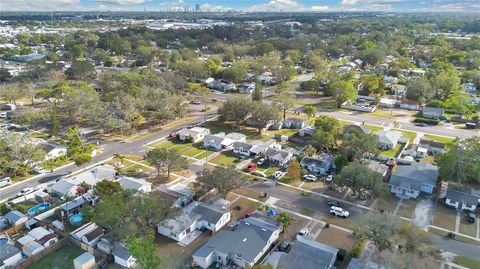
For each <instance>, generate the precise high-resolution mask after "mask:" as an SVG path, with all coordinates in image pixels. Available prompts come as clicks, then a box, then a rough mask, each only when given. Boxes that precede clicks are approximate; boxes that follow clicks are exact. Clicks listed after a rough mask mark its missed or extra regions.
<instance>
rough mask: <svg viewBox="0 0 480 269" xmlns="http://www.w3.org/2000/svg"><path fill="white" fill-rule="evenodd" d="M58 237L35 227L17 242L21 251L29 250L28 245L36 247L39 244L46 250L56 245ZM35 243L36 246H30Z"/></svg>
mask: <svg viewBox="0 0 480 269" xmlns="http://www.w3.org/2000/svg"><path fill="white" fill-rule="evenodd" d="M57 241H58V236H57V235H56V234H55V233H54V232H53V231H49V230H47V229H45V228H43V227H37V228H34V229H32V230H31V231H29V232H28V233H27V234H26V235H24V236H22V237H21V238H19V239H18V240H17V242H18V243H19V244H20V245H21V246H22V249H29V248H30V249H31V247H30V245H32V246H34V245H35V246H36V245H37V244H40V245H41V246H42V247H43V248H48V247H50V246H52V245H53V244H55V243H57ZM32 242H35V243H36V244H32Z"/></svg>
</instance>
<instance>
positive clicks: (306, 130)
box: [298, 126, 315, 137]
mask: <svg viewBox="0 0 480 269" xmlns="http://www.w3.org/2000/svg"><path fill="white" fill-rule="evenodd" d="M313 133H315V127H314V126H305V127H303V128H302V129H301V130H300V131H298V135H299V136H304V137H312V136H313Z"/></svg>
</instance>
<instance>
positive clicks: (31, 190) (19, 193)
mask: <svg viewBox="0 0 480 269" xmlns="http://www.w3.org/2000/svg"><path fill="white" fill-rule="evenodd" d="M36 190H37V189H36V188H23V189H22V190H21V191H19V192H18V193H17V197H21V196H25V195H28V194H30V193H33V192H35V191H36Z"/></svg>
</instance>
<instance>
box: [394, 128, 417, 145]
mask: <svg viewBox="0 0 480 269" xmlns="http://www.w3.org/2000/svg"><path fill="white" fill-rule="evenodd" d="M392 130H394V131H399V132H401V133H402V134H403V136H402V137H407V138H408V140H409V141H410V144H412V143H413V140H415V138H416V137H417V133H415V132H410V131H405V130H400V129H392Z"/></svg>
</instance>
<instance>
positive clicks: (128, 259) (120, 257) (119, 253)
mask: <svg viewBox="0 0 480 269" xmlns="http://www.w3.org/2000/svg"><path fill="white" fill-rule="evenodd" d="M113 259H114V261H115V263H116V264H118V265H121V266H123V267H125V268H134V267H135V266H136V260H135V258H134V257H133V256H132V255H130V252H129V251H128V248H127V247H126V246H125V244H123V243H120V242H118V243H116V244H115V245H114V246H113Z"/></svg>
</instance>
